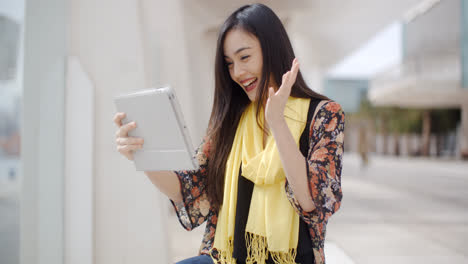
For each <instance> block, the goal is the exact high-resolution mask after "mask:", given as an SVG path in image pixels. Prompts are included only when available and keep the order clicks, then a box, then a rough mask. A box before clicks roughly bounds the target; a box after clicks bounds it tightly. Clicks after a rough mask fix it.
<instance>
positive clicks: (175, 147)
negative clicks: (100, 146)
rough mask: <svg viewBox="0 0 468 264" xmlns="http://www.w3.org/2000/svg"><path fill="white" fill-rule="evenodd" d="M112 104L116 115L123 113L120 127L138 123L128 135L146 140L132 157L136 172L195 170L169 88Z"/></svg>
mask: <svg viewBox="0 0 468 264" xmlns="http://www.w3.org/2000/svg"><path fill="white" fill-rule="evenodd" d="M114 102H115V105H116V108H117V111H118V112H124V113H126V117H125V118H124V119H122V125H124V124H127V123H129V122H133V121H135V122H136V124H137V127H136V128H135V129H132V130H131V131H129V133H128V135H129V136H131V137H139V138H143V140H144V141H145V142H144V143H143V148H142V149H139V150H136V151H135V152H134V155H133V156H134V162H135V167H136V170H137V171H160V170H194V169H197V168H198V161H197V158H196V155H195V154H196V153H195V150H194V148H193V145H192V141H191V139H190V136H189V132H188V128H187V126H186V124H185V121H184V118H183V116H182V111H181V108H180V105H179V102H178V101H177V97H176V95H175V92H174V90H173V89H172V88H171V87H170V86H167V87H163V88H154V89H145V90H139V91H136V92H132V93H129V94H123V95H119V96H116V97H115V99H114Z"/></svg>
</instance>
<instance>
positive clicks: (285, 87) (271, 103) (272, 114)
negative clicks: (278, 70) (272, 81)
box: [265, 58, 299, 126]
mask: <svg viewBox="0 0 468 264" xmlns="http://www.w3.org/2000/svg"><path fill="white" fill-rule="evenodd" d="M298 71H299V62H298V61H297V59H296V58H295V59H294V60H293V63H292V66H291V70H289V71H288V72H286V73H285V74H283V79H282V83H281V86H280V87H279V89H278V91H276V92H275V90H274V89H273V87H270V88H269V89H268V100H267V103H266V106H265V119H266V120H267V122H268V125H269V126H273V124H274V123H277V122H278V121H281V120H282V119H284V108H285V107H286V103H287V102H288V98H289V95H290V94H291V89H292V86H293V84H294V83H295V82H296V77H297V73H298Z"/></svg>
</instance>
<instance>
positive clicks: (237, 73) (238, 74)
mask: <svg viewBox="0 0 468 264" xmlns="http://www.w3.org/2000/svg"><path fill="white" fill-rule="evenodd" d="M233 71H234V77H235V78H236V79H237V80H239V78H240V77H242V75H244V73H245V70H244V68H243V67H242V66H241V65H238V64H237V65H236V64H234V69H233Z"/></svg>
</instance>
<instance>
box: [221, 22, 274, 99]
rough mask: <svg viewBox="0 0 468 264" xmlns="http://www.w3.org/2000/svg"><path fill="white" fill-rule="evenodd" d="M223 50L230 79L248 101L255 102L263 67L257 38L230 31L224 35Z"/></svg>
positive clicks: (236, 30)
mask: <svg viewBox="0 0 468 264" xmlns="http://www.w3.org/2000/svg"><path fill="white" fill-rule="evenodd" d="M223 48H224V59H225V61H226V64H227V65H228V68H229V74H230V75H231V78H232V79H233V80H234V81H235V82H236V83H237V84H239V86H240V87H242V89H244V91H245V93H246V94H247V96H248V97H249V99H250V101H255V100H256V96H257V86H258V84H259V83H260V79H261V77H262V67H263V56H262V48H261V47H260V42H259V41H258V39H257V37H255V36H254V35H252V34H250V33H247V32H246V31H244V30H241V29H232V30H230V31H229V32H228V33H227V34H226V38H225V39H224V47H223ZM270 79H271V78H270Z"/></svg>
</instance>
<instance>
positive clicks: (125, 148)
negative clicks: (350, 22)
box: [117, 145, 143, 154]
mask: <svg viewBox="0 0 468 264" xmlns="http://www.w3.org/2000/svg"><path fill="white" fill-rule="evenodd" d="M142 148H143V146H142V145H125V146H117V150H118V151H119V152H120V153H122V154H123V153H128V152H133V151H135V150H138V149H142Z"/></svg>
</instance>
